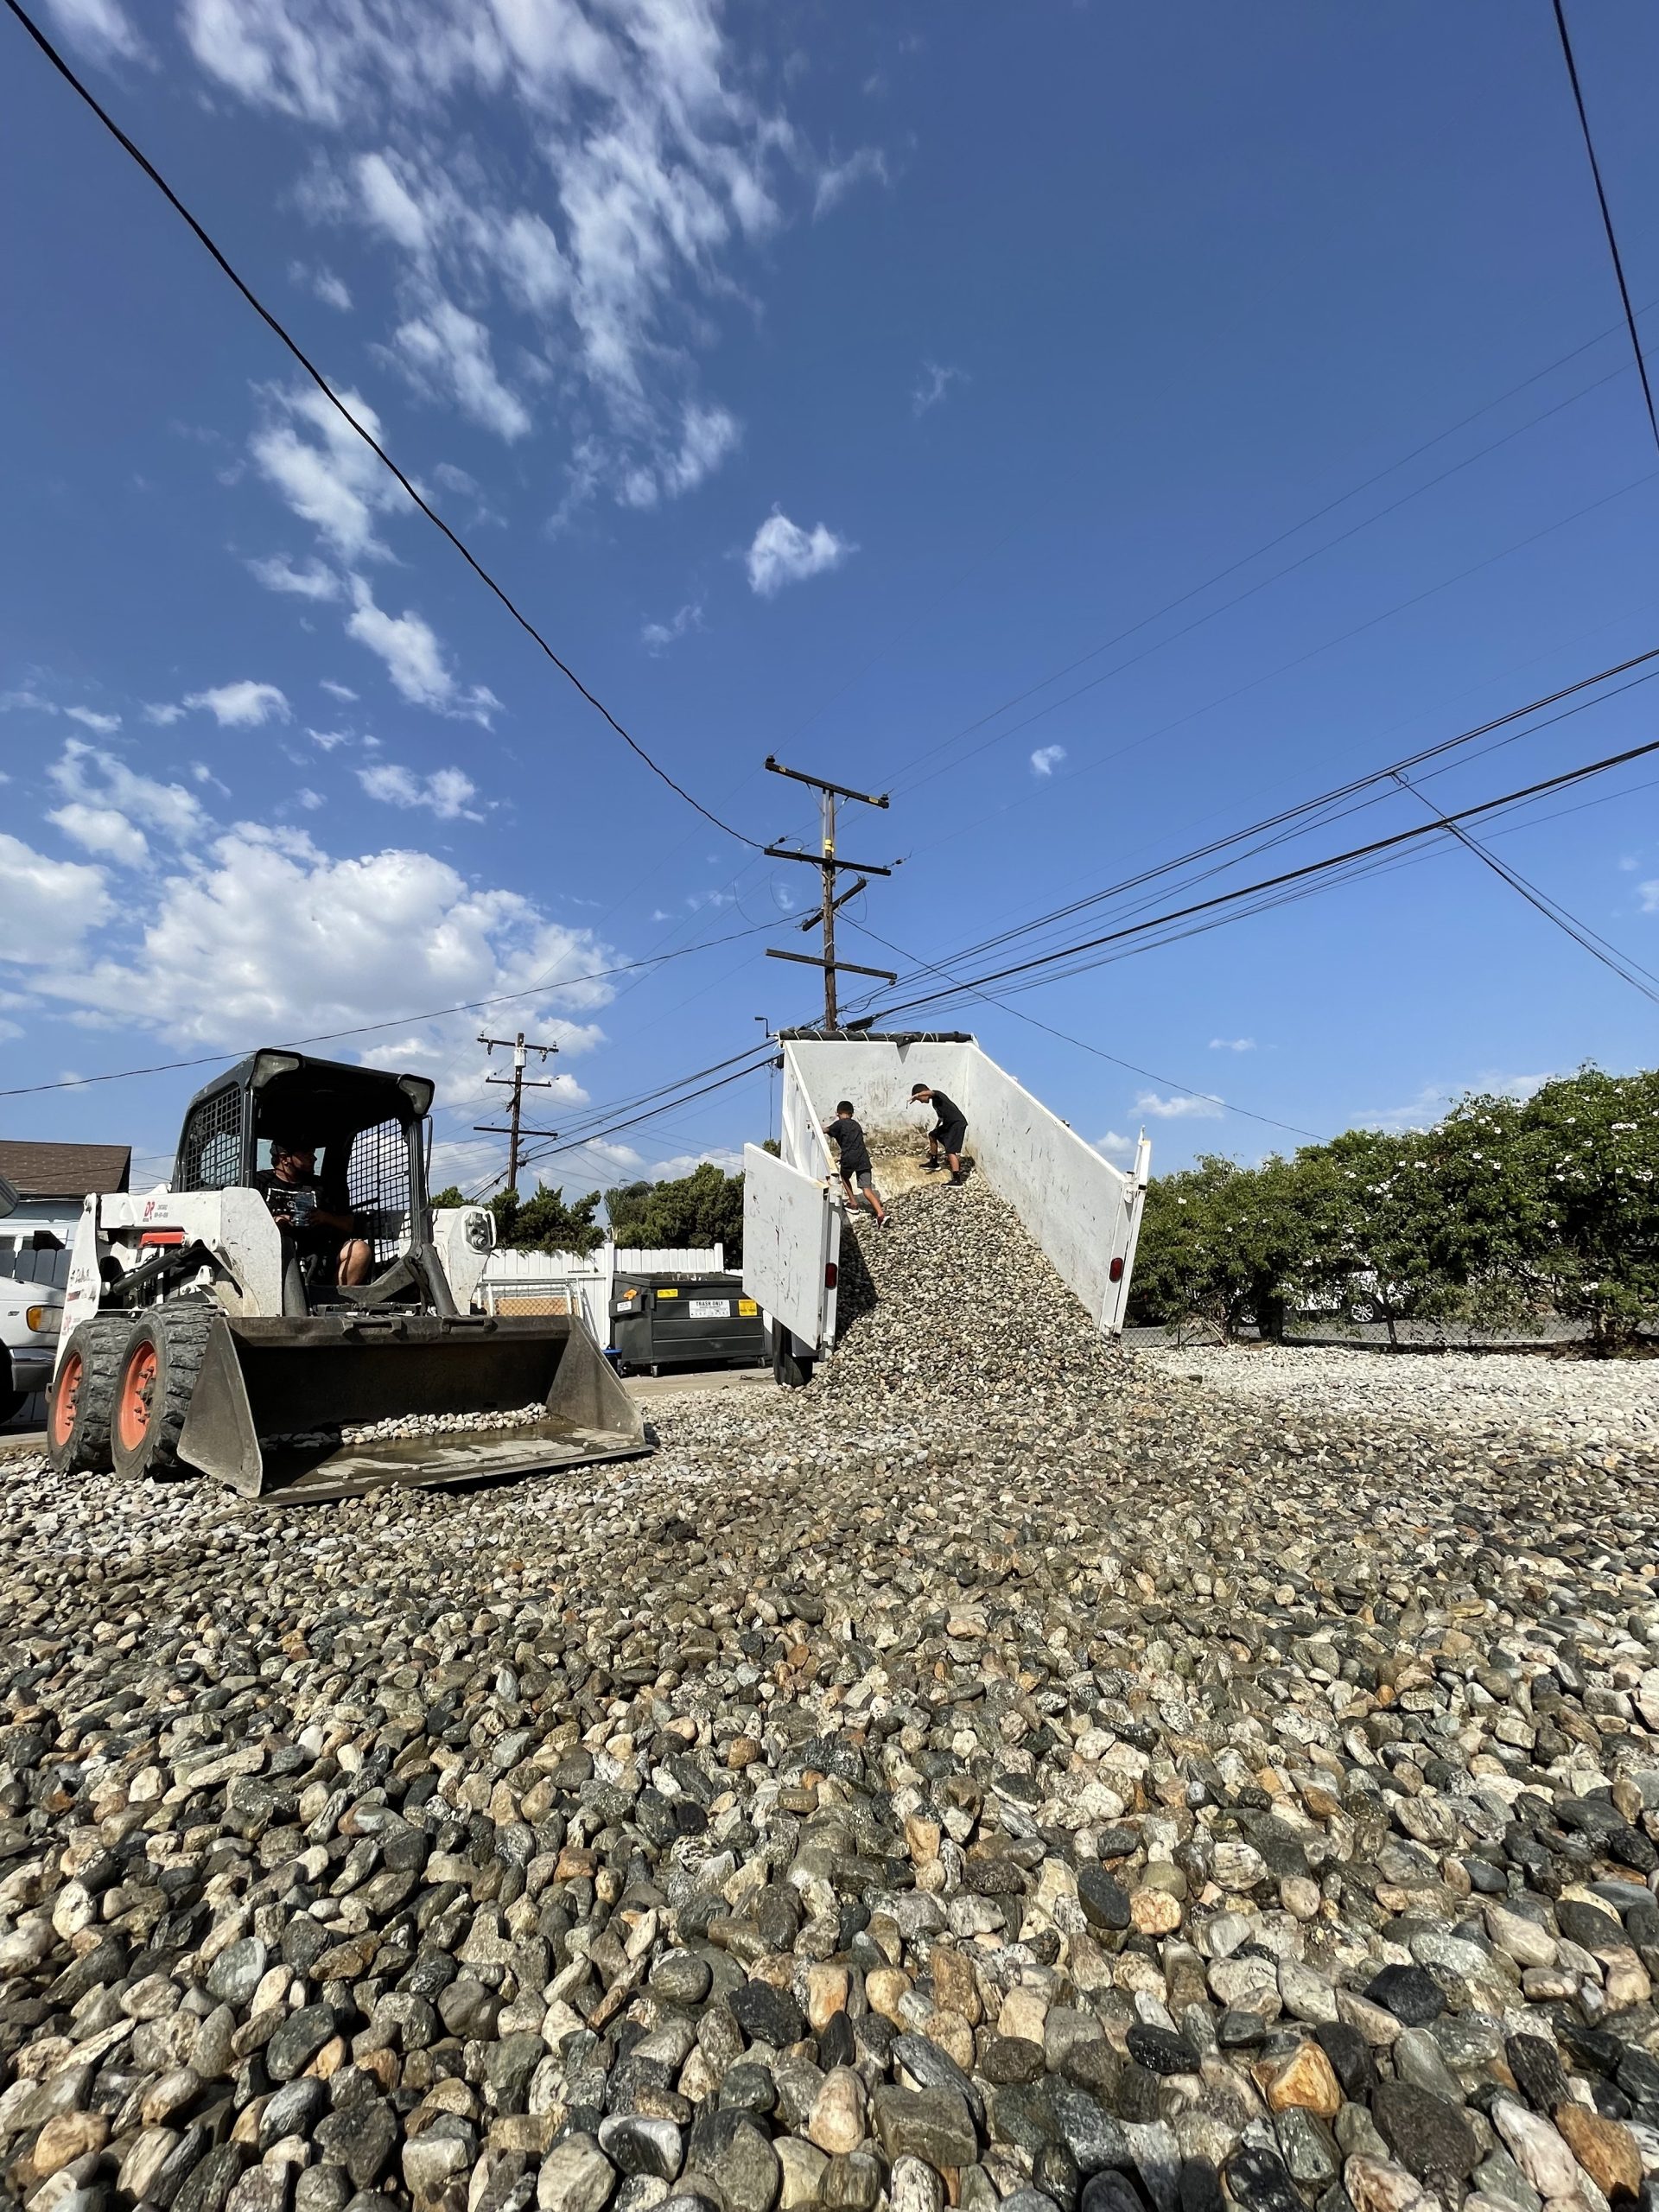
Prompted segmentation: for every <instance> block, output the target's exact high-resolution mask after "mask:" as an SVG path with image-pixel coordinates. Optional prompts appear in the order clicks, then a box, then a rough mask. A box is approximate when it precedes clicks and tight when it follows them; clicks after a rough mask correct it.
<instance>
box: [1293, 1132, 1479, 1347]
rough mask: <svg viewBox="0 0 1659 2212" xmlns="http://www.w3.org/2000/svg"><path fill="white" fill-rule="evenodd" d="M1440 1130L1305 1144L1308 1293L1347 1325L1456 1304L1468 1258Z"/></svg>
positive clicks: (1300, 1163) (1439, 1313)
mask: <svg viewBox="0 0 1659 2212" xmlns="http://www.w3.org/2000/svg"><path fill="white" fill-rule="evenodd" d="M1447 1151H1448V1147H1446V1144H1445V1142H1444V1141H1443V1140H1442V1137H1441V1135H1440V1131H1438V1130H1431V1131H1428V1132H1427V1133H1424V1134H1421V1135H1390V1134H1388V1133H1386V1132H1384V1131H1383V1130H1380V1129H1350V1130H1348V1131H1346V1132H1345V1134H1344V1135H1342V1136H1339V1137H1337V1138H1334V1139H1333V1140H1332V1142H1331V1143H1329V1144H1324V1145H1309V1146H1306V1147H1304V1148H1303V1149H1302V1151H1301V1152H1300V1153H1299V1154H1297V1156H1296V1164H1295V1168H1294V1173H1295V1176H1296V1179H1297V1184H1298V1196H1299V1201H1300V1206H1301V1210H1302V1213H1303V1217H1304V1224H1305V1231H1306V1250H1305V1253H1304V1255H1303V1265H1302V1282H1303V1286H1304V1296H1305V1297H1306V1300H1307V1302H1308V1303H1309V1304H1311V1305H1312V1306H1314V1307H1315V1309H1316V1310H1318V1311H1321V1312H1324V1313H1330V1314H1332V1315H1333V1316H1334V1317H1335V1318H1337V1319H1340V1320H1344V1321H1351V1322H1363V1321H1370V1322H1381V1323H1382V1324H1383V1326H1384V1327H1385V1328H1386V1329H1387V1330H1388V1332H1389V1343H1390V1344H1398V1342H1399V1334H1398V1329H1399V1324H1400V1323H1401V1322H1402V1321H1425V1320H1443V1319H1446V1318H1447V1317H1448V1316H1450V1315H1451V1314H1452V1313H1454V1312H1456V1311H1457V1310H1458V1309H1459V1305H1460V1302H1461V1300H1462V1294H1463V1286H1464V1284H1465V1281H1466V1279H1467V1271H1468V1252H1467V1249H1466V1245H1465V1240H1464V1238H1463V1236H1462V1234H1461V1228H1460V1224H1459V1222H1458V1220H1457V1219H1456V1217H1455V1216H1454V1215H1453V1214H1452V1213H1451V1212H1450V1211H1448V1208H1447V1206H1446V1195H1445V1168H1446V1156H1447Z"/></svg>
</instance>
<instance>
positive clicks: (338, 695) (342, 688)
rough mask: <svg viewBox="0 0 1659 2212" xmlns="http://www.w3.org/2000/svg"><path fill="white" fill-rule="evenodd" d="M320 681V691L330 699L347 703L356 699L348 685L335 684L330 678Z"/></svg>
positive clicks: (326, 677) (323, 678)
mask: <svg viewBox="0 0 1659 2212" xmlns="http://www.w3.org/2000/svg"><path fill="white" fill-rule="evenodd" d="M321 685H322V689H323V690H325V691H326V692H327V694H328V696H329V697H330V698H331V699H344V700H346V702H348V703H349V702H352V701H353V700H355V698H356V697H357V694H356V692H355V691H353V689H352V687H351V685H350V684H349V683H335V681H334V677H332V676H325V677H322V678H321Z"/></svg>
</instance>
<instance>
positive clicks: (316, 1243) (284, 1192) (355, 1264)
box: [253, 1137, 372, 1288]
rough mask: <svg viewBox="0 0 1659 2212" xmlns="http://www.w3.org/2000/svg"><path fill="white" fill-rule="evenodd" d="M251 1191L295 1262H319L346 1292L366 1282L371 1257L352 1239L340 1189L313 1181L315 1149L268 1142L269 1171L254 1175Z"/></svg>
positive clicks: (301, 1143) (299, 1142)
mask: <svg viewBox="0 0 1659 2212" xmlns="http://www.w3.org/2000/svg"><path fill="white" fill-rule="evenodd" d="M253 1187H254V1188H255V1190H256V1191H257V1192H259V1193H260V1195H261V1196H262V1197H263V1198H264V1201H265V1204H266V1205H268V1206H269V1207H270V1211H271V1212H272V1214H273V1215H274V1216H275V1217H276V1221H277V1228H278V1229H280V1230H282V1231H283V1242H284V1244H285V1246H286V1245H287V1244H288V1243H289V1241H290V1240H291V1243H292V1249H294V1250H295V1251H296V1252H297V1254H298V1255H299V1256H300V1258H301V1259H302V1260H304V1259H318V1260H321V1262H323V1265H324V1266H325V1268H328V1269H329V1270H331V1271H332V1275H333V1280H334V1282H335V1283H336V1284H338V1285H341V1286H343V1287H347V1288H350V1287H353V1286H354V1285H356V1284H358V1283H360V1282H362V1281H364V1280H365V1278H366V1276H367V1274H368V1272H369V1264H370V1261H371V1259H372V1254H371V1252H370V1250H369V1247H368V1245H367V1243H365V1240H364V1239H363V1238H362V1237H361V1236H359V1235H358V1234H357V1224H356V1222H355V1220H354V1219H353V1216H352V1212H351V1201H350V1200H349V1198H347V1197H346V1190H345V1186H344V1185H343V1184H335V1185H329V1184H327V1183H320V1182H319V1181H318V1179H317V1148H316V1147H315V1145H314V1144H308V1143H307V1142H306V1141H305V1140H304V1139H303V1138H302V1137H296V1138H292V1139H289V1138H283V1137H277V1138H273V1140H272V1141H271V1147H270V1166H269V1167H262V1168H261V1169H260V1170H259V1172H258V1173H257V1175H256V1176H255V1177H254V1179H253ZM306 1192H309V1193H310V1196H309V1198H306V1197H305V1196H303V1195H302V1194H303V1193H306ZM296 1201H297V1203H296Z"/></svg>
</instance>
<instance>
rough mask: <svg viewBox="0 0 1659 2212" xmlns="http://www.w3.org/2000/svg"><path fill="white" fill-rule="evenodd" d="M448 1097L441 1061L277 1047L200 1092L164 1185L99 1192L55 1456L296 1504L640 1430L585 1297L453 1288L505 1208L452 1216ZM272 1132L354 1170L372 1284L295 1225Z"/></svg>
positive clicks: (539, 1460) (603, 1442) (456, 1475)
mask: <svg viewBox="0 0 1659 2212" xmlns="http://www.w3.org/2000/svg"><path fill="white" fill-rule="evenodd" d="M431 1103H432V1085H431V1084H430V1083H429V1081H428V1080H427V1078H426V1077H424V1076H414V1075H398V1076H394V1075H386V1074H382V1073H381V1072H379V1071H378V1070H375V1069H372V1068H362V1067H353V1066H349V1065H343V1064H341V1063H340V1062H337V1061H330V1060H315V1059H308V1058H304V1057H302V1055H301V1054H299V1053H297V1052H275V1051H269V1052H255V1053H253V1054H252V1055H251V1057H250V1058H247V1059H245V1060H243V1061H242V1062H240V1063H239V1065H237V1066H236V1067H234V1068H232V1069H231V1070H230V1071H229V1072H228V1073H226V1074H225V1075H223V1076H221V1077H219V1078H218V1079H217V1080H216V1081H215V1082H213V1083H211V1084H208V1085H207V1087H206V1088H205V1089H204V1090H200V1091H198V1093H197V1094H196V1096H195V1097H194V1099H193V1100H192V1101H191V1103H190V1106H189V1108H188V1111H187V1113H186V1116H185V1122H184V1128H183V1132H182V1134H181V1137H180V1140H179V1149H178V1156H177V1159H176V1161H175V1167H174V1173H173V1179H172V1182H171V1184H170V1185H168V1186H167V1187H165V1188H162V1189H159V1190H156V1191H153V1192H148V1193H142V1192H141V1193H137V1194H133V1195H128V1194H125V1193H122V1194H119V1195H100V1196H96V1197H92V1198H88V1199H87V1201H86V1209H85V1211H84V1212H83V1214H82V1216H81V1219H80V1222H79V1227H78V1228H77V1230H76V1232H75V1239H74V1243H73V1248H72V1250H71V1255H70V1266H69V1285H68V1296H67V1302H66V1310H65V1315H64V1324H63V1334H62V1338H61V1340H60V1349H59V1354H58V1362H57V1367H56V1370H55V1372H54V1376H53V1381H52V1389H51V1393H50V1396H49V1399H48V1408H47V1446H48V1452H49V1455H50V1457H51V1459H52V1463H53V1465H54V1466H55V1467H57V1468H58V1469H59V1470H60V1471H66V1472H74V1471H109V1470H110V1469H111V1468H113V1469H114V1470H115V1471H118V1472H119V1473H121V1474H124V1475H138V1474H146V1475H168V1474H174V1473H178V1472H180V1471H192V1470H194V1471H198V1472H200V1473H202V1474H206V1475H214V1476H218V1477H219V1478H222V1479H223V1480H224V1481H226V1482H227V1483H229V1484H231V1486H232V1489H234V1490H237V1491H240V1492H241V1494H242V1495H243V1496H244V1497H269V1498H276V1499H279V1500H281V1501H282V1502H283V1503H293V1502H298V1501H302V1500H309V1499H316V1500H319V1501H321V1500H323V1499H327V1498H338V1497H351V1496H353V1495H355V1494H356V1493H358V1492H359V1491H365V1490H369V1489H372V1488H374V1487H375V1486H376V1485H378V1484H381V1483H386V1482H394V1483H467V1482H480V1481H484V1480H487V1479H490V1478H495V1477H498V1476H501V1475H505V1474H511V1473H514V1472H519V1471H528V1470H530V1469H531V1468H540V1467H549V1466H556V1465H576V1464H580V1463H584V1462H590V1461H594V1460H601V1459H626V1458H631V1457H633V1456H635V1455H637V1454H639V1453H641V1452H645V1451H647V1450H648V1449H649V1448H650V1447H649V1446H648V1445H647V1444H646V1442H645V1432H644V1424H643V1421H642V1420H641V1417H640V1414H639V1408H638V1407H637V1406H636V1405H635V1404H634V1403H633V1402H632V1399H631V1398H630V1397H629V1396H628V1395H627V1393H626V1391H625V1390H624V1389H623V1388H622V1386H621V1384H620V1383H619V1382H618V1381H617V1379H616V1377H615V1376H614V1375H613V1373H612V1371H611V1370H610V1368H609V1366H608V1365H607V1363H606V1362H605V1360H604V1359H603V1358H602V1357H601V1355H600V1353H599V1351H597V1349H596V1348H595V1346H594V1342H593V1339H592V1338H590V1337H589V1336H588V1333H587V1332H586V1330H585V1329H584V1327H583V1325H582V1322H581V1321H580V1320H579V1319H575V1318H574V1317H571V1316H557V1315H555V1316H549V1317H546V1318H539V1319H505V1318H499V1317H497V1316H494V1315H487V1314H481V1313H471V1312H467V1311H465V1310H461V1311H458V1310H457V1308H458V1306H461V1307H463V1308H464V1307H465V1306H467V1305H468V1304H469V1303H470V1301H471V1298H472V1294H473V1291H474V1288H475V1287H476V1285H477V1282H478V1280H479V1278H480V1275H481V1274H482V1271H483V1267H484V1263H485V1260H486V1256H487V1254H488V1251H489V1249H490V1246H491V1244H492V1243H493V1240H494V1224H493V1221H492V1219H491V1217H490V1216H489V1214H488V1213H487V1212H486V1211H485V1210H484V1209H483V1208H482V1207H471V1208H467V1209H464V1210H462V1211H458V1212H448V1213H445V1214H442V1215H440V1216H438V1217H436V1219H434V1217H433V1216H432V1214H431V1211H430V1209H429V1205H428V1201H427V1191H426V1173H425V1148H424V1142H423V1139H424V1135H425V1132H426V1128H427V1116H428V1113H429V1109H430V1107H431ZM273 1138H275V1139H276V1140H277V1141H278V1142H279V1143H280V1144H282V1145H283V1146H285V1147H291V1148H294V1149H299V1148H301V1147H314V1148H315V1151H316V1154H317V1157H318V1182H319V1184H320V1185H321V1187H322V1188H323V1189H324V1190H333V1191H335V1192H344V1194H345V1197H346V1201H347V1203H348V1204H349V1207H350V1212H351V1223H352V1234H353V1236H354V1237H358V1238H361V1239H362V1240H363V1242H365V1243H366V1244H367V1245H368V1248H369V1255H370V1258H369V1265H368V1268H367V1273H366V1277H365V1281H363V1282H362V1283H361V1285H360V1286H359V1287H350V1288H348V1287H343V1286H342V1285H341V1284H340V1283H339V1282H337V1281H335V1279H334V1278H335V1275H336V1274H337V1272H338V1270H337V1269H336V1268H335V1266H334V1265H333V1264H332V1263H331V1262H330V1260H329V1259H328V1258H327V1256H326V1255H321V1254H320V1253H319V1252H317V1251H316V1249H315V1247H316V1245H317V1244H318V1243H320V1242H321V1241H322V1240H319V1239H317V1238H315V1237H310V1238H308V1237H306V1236H303V1235H296V1233H295V1230H294V1228H293V1227H292V1225H289V1224H279V1222H278V1220H277V1216H276V1213H275V1212H274V1211H273V1209H272V1205H271V1204H270V1202H269V1201H268V1199H267V1198H266V1196H265V1194H264V1191H263V1190H262V1189H261V1187H260V1182H259V1180H258V1178H259V1177H260V1174H261V1171H262V1170H263V1169H266V1168H268V1167H269V1166H270V1156H271V1142H272V1140H273ZM264 1181H265V1182H266V1183H267V1184H269V1182H270V1177H269V1175H267V1176H265V1177H264ZM284 1210H285V1211H286V1210H287V1208H286V1207H285V1208H284ZM308 1246H309V1247H311V1248H312V1249H311V1252H310V1255H309V1256H308V1255H307V1248H308ZM446 1262H447V1264H446ZM364 1431H367V1432H368V1433H366V1434H365V1433H363V1432H364Z"/></svg>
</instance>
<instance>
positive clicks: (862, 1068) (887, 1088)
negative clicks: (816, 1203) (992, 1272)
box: [784, 1038, 1150, 1336]
mask: <svg viewBox="0 0 1659 2212" xmlns="http://www.w3.org/2000/svg"><path fill="white" fill-rule="evenodd" d="M784 1053H785V1069H786V1074H785V1091H786V1093H787V1091H788V1090H789V1088H790V1083H791V1077H792V1078H793V1082H794V1084H795V1085H796V1086H798V1091H799V1093H800V1094H801V1096H802V1098H803V1100H804V1109H803V1118H804V1119H810V1120H811V1121H814V1122H825V1121H828V1120H829V1118H830V1117H831V1116H833V1114H834V1112H835V1109H836V1101H837V1100H838V1099H841V1098H850V1099H851V1100H852V1102H853V1109H854V1112H855V1115H856V1116H857V1118H858V1120H859V1121H860V1122H862V1123H863V1125H864V1128H865V1131H866V1133H867V1134H868V1136H869V1137H870V1139H871V1141H872V1142H873V1143H874V1144H876V1145H877V1146H880V1145H881V1144H882V1142H883V1141H884V1139H885V1138H887V1137H888V1136H890V1135H899V1136H900V1138H901V1141H906V1142H910V1143H913V1144H915V1145H916V1147H917V1148H918V1150H919V1149H920V1146H921V1140H922V1137H923V1135H924V1134H925V1131H926V1130H927V1129H928V1128H931V1126H932V1122H931V1116H930V1115H929V1114H928V1112H927V1111H926V1109H922V1108H918V1107H914V1106H912V1104H911V1103H910V1092H911V1086H912V1084H918V1083H925V1084H927V1085H928V1087H929V1089H930V1090H943V1091H944V1092H945V1093H946V1094H947V1095H948V1096H950V1097H951V1098H953V1099H954V1100H955V1101H956V1103H957V1105H958V1106H960V1107H961V1108H962V1109H963V1112H964V1113H965V1114H966V1116H968V1153H969V1157H970V1158H971V1159H972V1160H973V1161H974V1164H975V1168H976V1173H980V1174H982V1175H983V1176H984V1177H985V1179H986V1180H987V1181H988V1183H989V1184H990V1185H991V1186H992V1188H993V1189H994V1190H995V1191H996V1192H998V1193H999V1194H1000V1195H1001V1197H1003V1198H1006V1199H1007V1201H1008V1203H1009V1205H1012V1206H1013V1208H1014V1211H1015V1212H1016V1213H1017V1214H1018V1215H1019V1217H1020V1220H1021V1221H1022V1222H1023V1223H1024V1224H1025V1225H1026V1227H1027V1229H1028V1230H1030V1232H1031V1234H1032V1236H1033V1237H1034V1238H1035V1240H1036V1242H1037V1243H1039V1245H1040V1246H1041V1247H1042V1249H1043V1251H1044V1252H1045V1254H1046V1255H1047V1257H1048V1259H1049V1260H1050V1262H1052V1265H1053V1267H1054V1269H1055V1271H1056V1273H1057V1274H1059V1276H1060V1277H1061V1278H1062V1280H1063V1281H1065V1282H1066V1283H1068V1284H1069V1285H1070V1286H1071V1289H1072V1290H1074V1291H1075V1292H1076V1293H1077V1296H1078V1298H1079V1299H1081V1300H1082V1301H1083V1303H1084V1306H1086V1307H1087V1308H1088V1310H1089V1312H1090V1313H1091V1314H1092V1315H1093V1316H1094V1318H1095V1319H1096V1323H1097V1324H1098V1325H1099V1326H1100V1327H1101V1329H1103V1331H1104V1332H1107V1333H1108V1334H1109V1335H1113V1336H1115V1335H1116V1334H1117V1333H1118V1332H1119V1331H1120V1330H1121V1329H1122V1326H1123V1316H1124V1313H1125V1310H1126V1308H1127V1306H1128V1294H1129V1277H1130V1274H1131V1271H1132V1269H1133V1267H1134V1262H1135V1240H1136V1237H1137V1236H1138V1235H1139V1233H1140V1225H1141V1198H1142V1195H1143V1193H1144V1191H1145V1188H1146V1179H1147V1169H1148V1166H1149V1164H1150V1148H1149V1147H1148V1146H1147V1144H1146V1142H1145V1141H1144V1140H1143V1141H1142V1142H1141V1147H1140V1151H1139V1154H1138V1156H1137V1159H1136V1162H1135V1168H1134V1170H1133V1171H1132V1172H1131V1173H1128V1174H1126V1173H1124V1172H1123V1170H1122V1169H1121V1168H1118V1167H1115V1166H1113V1165H1112V1163H1111V1161H1110V1160H1105V1159H1103V1158H1102V1156H1101V1154H1099V1153H1097V1152H1096V1150H1095V1148H1094V1147H1093V1146H1092V1145H1090V1144H1085V1143H1084V1140H1083V1139H1082V1138H1081V1137H1080V1136H1078V1135H1077V1132H1076V1131H1075V1130H1074V1129H1069V1128H1067V1127H1066V1126H1065V1122H1062V1121H1061V1120H1060V1119H1059V1118H1058V1116H1056V1115H1054V1114H1051V1113H1050V1112H1049V1110H1048V1109H1047V1107H1046V1106H1044V1105H1042V1104H1041V1103H1039V1101H1038V1100H1037V1099H1035V1098H1033V1096H1032V1095H1031V1093H1030V1092H1029V1091H1027V1090H1024V1089H1022V1087H1021V1086H1020V1084H1019V1083H1017V1082H1016V1081H1015V1080H1014V1077H1013V1076H1011V1075H1009V1074H1008V1073H1007V1071H1006V1070H1005V1069H1003V1068H1000V1067H998V1065H996V1062H995V1060H993V1059H992V1058H989V1056H988V1054H987V1053H985V1052H982V1051H981V1050H980V1047H979V1046H977V1045H976V1044H973V1043H943V1042H942V1043H939V1044H927V1043H925V1042H918V1043H916V1044H894V1043H892V1042H890V1041H888V1040H887V1039H877V1038H870V1039H863V1040H860V1039H852V1038H845V1039H842V1038H833V1039H823V1040H822V1041H820V1040H817V1039H807V1038H802V1039H791V1041H790V1042H789V1043H787V1044H785V1047H784ZM784 1155H785V1159H786V1160H789V1159H791V1130H790V1128H789V1127H788V1125H787V1123H786V1124H785V1137H784ZM801 1164H802V1165H803V1166H804V1165H805V1162H804V1161H803V1162H802V1163H801ZM818 1172H819V1173H823V1170H821V1169H820V1170H819V1171H818ZM1114 1261H1119V1262H1122V1265H1121V1267H1120V1268H1119V1270H1118V1280H1117V1281H1113V1280H1112V1265H1113V1262H1114Z"/></svg>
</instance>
